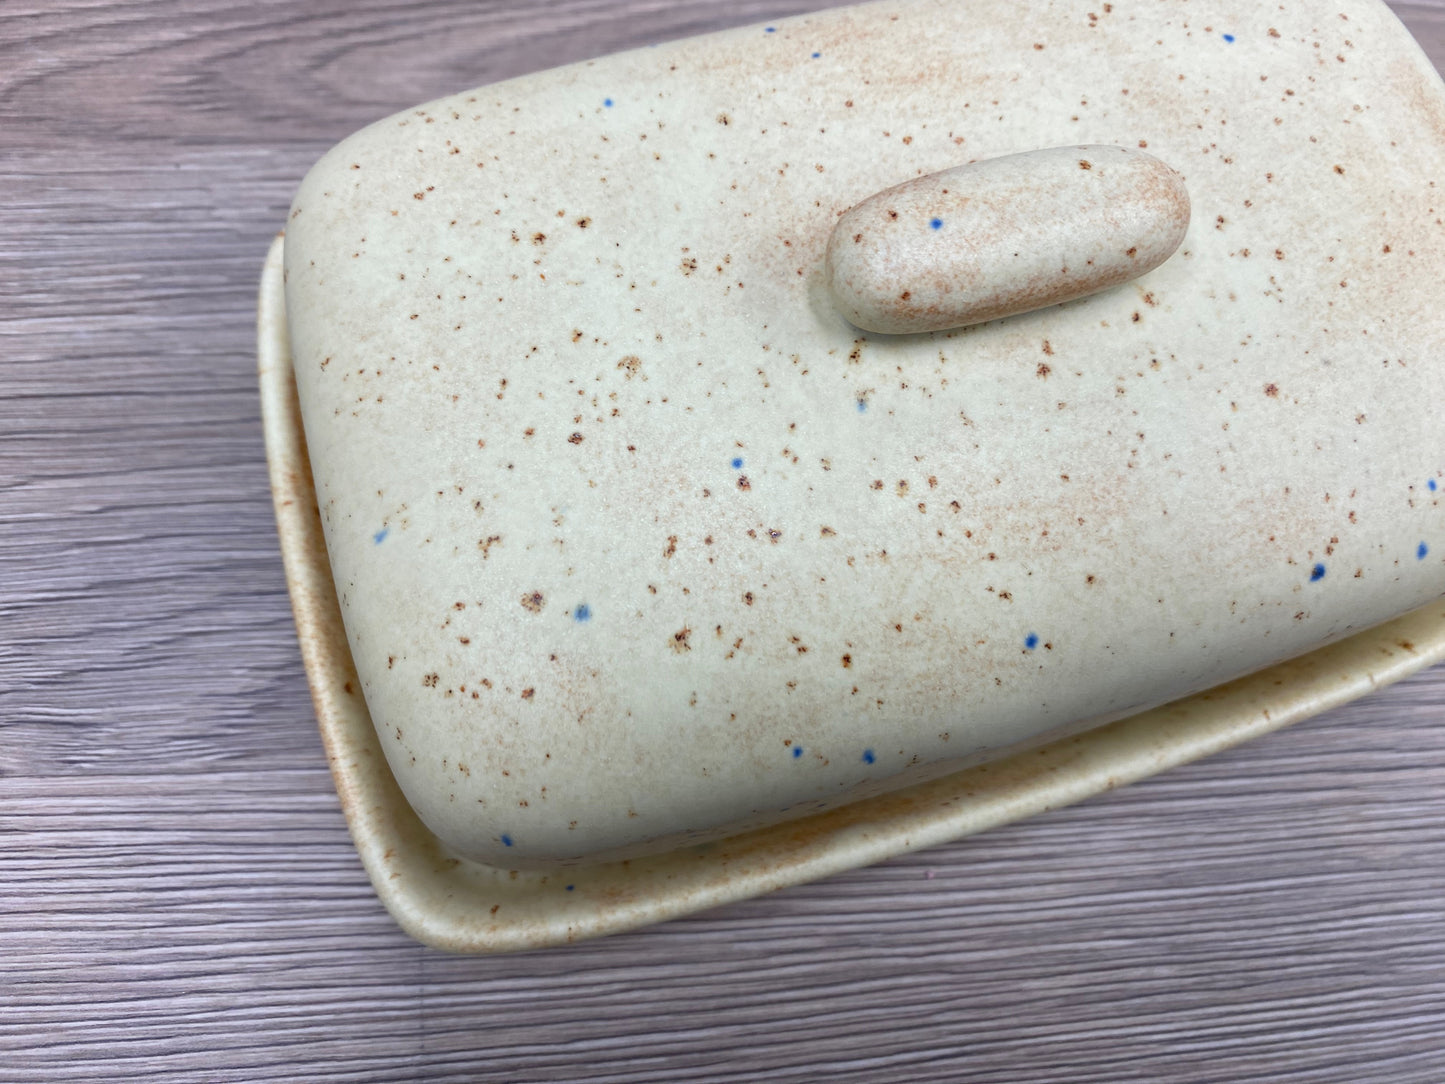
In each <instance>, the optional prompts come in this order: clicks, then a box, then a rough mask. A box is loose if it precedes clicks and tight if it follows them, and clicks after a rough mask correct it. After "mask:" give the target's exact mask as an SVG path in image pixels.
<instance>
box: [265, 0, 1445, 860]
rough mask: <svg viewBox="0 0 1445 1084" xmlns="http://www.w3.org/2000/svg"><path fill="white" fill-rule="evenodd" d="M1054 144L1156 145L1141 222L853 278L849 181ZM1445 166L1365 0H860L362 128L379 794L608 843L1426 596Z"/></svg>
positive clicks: (363, 331)
mask: <svg viewBox="0 0 1445 1084" xmlns="http://www.w3.org/2000/svg"><path fill="white" fill-rule="evenodd" d="M1080 145H1088V146H1109V147H1116V148H1120V147H1122V148H1127V149H1129V150H1131V151H1134V150H1142V151H1146V152H1147V153H1148V154H1149V155H1150V156H1153V157H1154V158H1157V159H1158V160H1159V161H1160V162H1162V163H1165V164H1166V165H1168V166H1169V167H1171V168H1172V169H1173V170H1175V171H1177V172H1178V173H1179V174H1180V175H1181V176H1182V177H1183V180H1184V183H1185V184H1186V185H1187V189H1188V194H1189V199H1190V202H1191V204H1192V210H1191V214H1190V218H1189V225H1188V229H1187V232H1186V233H1185V234H1184V236H1183V239H1182V242H1180V243H1179V246H1178V249H1177V251H1174V252H1173V254H1172V255H1171V256H1169V257H1168V258H1167V259H1165V260H1164V262H1162V263H1160V264H1159V265H1158V266H1157V267H1154V268H1153V269H1152V270H1149V271H1147V272H1146V273H1144V274H1143V275H1141V276H1140V277H1137V278H1134V279H1133V280H1132V281H1130V282H1128V283H1126V284H1124V285H1122V286H1116V287H1114V288H1112V289H1109V290H1106V291H1104V292H1101V293H1095V294H1093V295H1092V296H1087V297H1083V298H1080V299H1079V300H1075V301H1070V302H1068V303H1067V304H1063V305H1056V306H1051V307H1048V308H1043V309H1037V310H1035V311H1032V312H1026V313H1022V314H1019V315H1014V316H1010V317H1009V318H1007V319H1001V320H994V321H992V322H987V323H980V324H976V325H974V326H970V327H966V328H962V329H954V330H944V331H935V332H930V333H920V334H909V335H889V334H880V333H876V332H865V331H863V330H860V329H859V328H858V327H857V326H855V325H854V324H851V323H849V322H848V320H847V319H845V318H844V315H843V314H842V313H841V312H840V310H839V307H838V305H837V303H836V297H835V294H834V292H833V291H832V289H831V288H830V283H829V276H828V268H827V260H826V258H825V257H826V249H827V246H828V242H829V238H830V236H831V235H832V231H833V230H834V228H835V226H836V225H837V223H838V221H839V219H840V216H842V215H844V214H845V213H846V212H848V211H849V210H850V209H851V208H853V207H855V206H857V205H859V204H860V203H862V202H863V201H865V200H867V199H868V198H869V197H871V196H873V195H874V194H876V193H879V192H881V191H883V190H886V189H889V188H890V187H892V186H894V185H897V184H900V183H904V182H908V181H911V180H913V179H915V178H920V177H925V176H928V175H931V174H935V173H938V172H940V171H943V170H949V169H953V168H955V167H959V166H962V165H965V164H967V163H969V162H971V161H986V160H991V159H995V158H998V157H1001V156H1004V155H1012V154H1020V153H1024V152H1031V151H1038V150H1040V149H1044V148H1060V147H1073V146H1080ZM1442 176H1445V93H1442V87H1441V84H1440V80H1439V78H1438V76H1437V75H1436V74H1435V73H1434V72H1433V70H1432V69H1431V68H1430V67H1429V65H1428V62H1426V61H1425V60H1424V58H1423V57H1422V56H1421V55H1420V53H1419V51H1418V48H1417V47H1416V46H1415V45H1414V43H1413V41H1411V39H1410V38H1409V36H1408V34H1407V33H1406V32H1405V31H1404V30H1403V28H1401V27H1400V26H1399V24H1398V22H1397V21H1396V20H1395V19H1394V17H1393V16H1392V15H1390V13H1389V12H1388V11H1387V10H1386V9H1385V8H1384V7H1383V6H1381V5H1379V4H1376V3H1358V2H1349V3H1345V4H1339V5H1330V6H1328V7H1325V6H1321V5H1305V6H1301V7H1298V8H1291V9H1289V10H1287V11H1280V10H1272V11H1271V10H1265V9H1257V8H1256V7H1255V6H1253V5H1249V4H1244V3H1240V2H1237V0H1226V2H1225V3H1222V4H1218V5H1215V6H1213V7H1212V8H1211V11H1210V13H1209V15H1208V16H1207V17H1203V16H1201V15H1199V14H1198V13H1197V12H1195V11H1193V10H1192V9H1190V8H1189V7H1188V6H1187V5H1184V4H1160V5H1150V6H1147V7H1146V6H1140V7H1138V8H1136V7H1135V6H1134V5H1131V4H1123V3H1118V4H1113V5H1107V6H1105V8H1103V9H1100V8H1098V7H1097V6H1094V9H1093V10H1091V9H1090V6H1088V5H1083V4H1069V3H1065V4H1045V3H1024V4H1023V5H1021V6H1011V7H1009V8H1007V9H1003V8H999V7H997V6H994V5H987V4H939V3H928V2H910V3H888V4H878V5H869V6H865V7H860V8H850V9H842V10H839V11H834V12H829V13H824V14H820V15H814V16H806V17H802V18H797V19H791V20H785V21H780V22H778V23H777V24H775V25H770V26H764V27H751V28H745V29H742V30H737V31H729V32H726V33H723V34H717V35H709V36H707V37H702V38H695V39H690V40H688V41H684V42H678V43H673V44H669V45H663V46H658V47H656V48H652V49H646V50H640V51H637V52H633V53H627V54H622V55H619V56H614V57H610V58H606V59H603V60H599V61H595V62H590V63H587V64H579V65H574V66H572V67H569V68H564V69H559V70H556V71H552V72H544V73H541V74H539V75H535V76H529V77H526V78H523V79H518V80H513V81H511V82H508V83H503V84H498V85H495V86H490V87H485V88H482V89H480V90H476V91H472V92H468V93H464V94H459V95H455V96H453V97H450V98H446V99H442V100H440V101H438V102H434V103H431V104H429V105H426V106H424V107H422V108H419V109H416V110H412V111H408V112H406V113H404V114H400V115H398V116H396V117H392V118H389V119H387V120H384V121H381V122H379V123H377V124H375V125H373V126H371V127H369V128H367V129H365V130H363V131H362V132H360V133H358V134H356V135H355V136H352V137H351V138H349V139H348V140H346V141H344V142H343V143H341V144H340V145H338V146H337V147H336V148H335V149H334V150H332V151H331V152H330V153H329V154H328V155H327V156H326V157H325V158H323V159H322V161H321V162H320V163H319V164H318V165H317V166H316V167H315V168H314V169H313V170H312V172H311V173H310V174H309V175H308V177H307V178H306V180H305V182H304V183H303V185H302V187H301V190H300V192H299V194H298V196H297V198H296V202H295V204H294V205H293V209H292V212H291V215H290V219H289V222H288V225H287V235H286V246H285V249H286V310H287V312H286V315H287V321H288V324H289V329H290V339H291V347H292V354H293V357H294V364H295V372H296V382H297V390H298V393H299V396H300V401H301V407H302V412H303V416H304V420H305V430H306V439H307V444H308V446H309V450H310V456H311V463H312V470H313V474H314V477H315V481H316V487H317V496H318V501H319V505H320V509H321V514H322V521H323V524H324V527H325V531H326V540H327V547H328V551H329V555H330V561H331V567H332V570H333V574H334V577H335V581H336V586H337V591H338V596H339V599H340V602H341V610H342V615H343V618H344V621H345V626H346V633H347V638H348V641H349V643H350V647H351V653H352V656H353V658H354V660H355V663H356V667H357V672H358V675H359V677H360V680H361V685H362V688H363V691H364V694H365V698H366V703H367V706H368V709H369V711H370V713H371V716H372V719H373V721H374V722H375V724H376V727H377V732H378V735H379V737H380V739H381V745H382V747H383V749H384V750H385V752H386V755H387V758H388V761H389V763H390V765H391V767H392V770H393V772H394V774H395V776H396V778H397V781H398V783H399V784H400V786H401V788H402V791H403V792H404V793H405V795H406V797H407V799H408V800H409V802H410V803H411V804H412V805H413V807H414V808H415V809H416V811H417V813H418V814H419V815H420V816H421V818H422V819H423V820H424V821H425V822H426V824H427V825H428V826H429V827H430V828H431V829H432V830H433V831H434V832H436V833H437V835H438V836H440V837H441V838H442V839H443V840H444V841H446V843H447V844H448V845H450V846H451V847H453V848H454V849H455V850H456V851H457V852H458V853H461V854H464V855H467V856H469V857H473V858H477V859H480V860H483V861H487V862H492V863H496V864H502V865H525V864H528V863H532V864H538V863H546V862H557V861H563V862H566V861H575V860H579V859H583V858H600V857H609V856H619V855H622V856H625V855H628V854H633V853H640V852H642V851H645V850H647V849H657V848H664V847H672V846H677V845H679V844H681V843H686V842H697V841H700V840H704V839H707V838H710V837H712V836H715V835H717V834H719V833H726V832H735V831H740V830H744V829H746V828H749V827H756V826H759V825H763V824H767V823H773V822H776V821H778V820H780V819H784V818H788V817H792V816H797V815H800V814H803V813H807V812H810V811H813V810H816V809H820V808H824V807H827V806H830V805H835V804H838V803H841V802H847V801H850V800H854V799H858V798H861V797H865V796H868V795H870V794H876V793H880V792H883V791H885V790H889V789H892V788H895V787H898V786H902V785H905V784H908V783H916V782H919V781H921V780H923V779H926V778H929V777H931V776H936V775H940V774H943V773H945V772H950V771H954V770H956V769H958V768H960V767H963V766H966V765H968V764H971V763H976V762H978V761H980V760H981V759H984V758H988V757H991V756H996V755H998V754H999V753H1000V752H1002V751H1006V750H1010V749H1015V748H1017V747H1019V746H1020V745H1024V744H1028V743H1032V742H1038V741H1042V740H1044V739H1046V738H1049V737H1054V736H1057V735H1059V734H1062V733H1068V732H1070V731H1071V730H1076V729H1079V728H1083V727H1088V726H1093V725H1098V724H1100V723H1103V722H1106V721H1108V720H1110V719H1115V718H1119V717H1121V716H1123V715H1125V714H1129V713H1132V712H1134V711H1137V710H1140V709H1142V708H1144V707H1148V706H1150V705H1154V704H1159V703H1162V702H1164V701H1168V700H1172V699H1175V698H1177V697H1180V696H1183V695H1185V694H1187V693H1189V692H1191V691H1195V690H1198V689H1202V688H1207V687H1210V686H1213V685H1216V684H1218V683H1220V682H1223V681H1226V680H1229V679H1230V678H1233V677H1236V676H1238V675H1240V674H1243V673H1246V672H1249V671H1252V670H1255V669H1258V668H1260V667H1262V666H1265V665H1268V664H1270V663H1272V662H1276V661H1279V660H1281V659H1284V658H1288V657H1291V656H1294V655H1297V654H1300V653H1301V652H1304V651H1308V650H1310V649H1312V648H1314V647H1317V646H1319V645H1321V644H1324V643H1327V642H1330V641H1333V640H1335V639H1338V638H1341V637H1343V636H1345V635H1347V634H1349V633H1350V632H1352V631H1358V630H1360V629H1363V628H1366V627H1369V626H1370V625H1372V624H1375V623H1378V622H1380V621H1383V620H1386V619H1388V618H1390V617H1392V616H1394V615H1396V614H1398V613H1401V612H1403V611H1405V610H1407V609H1410V608H1412V607H1415V606H1418V605H1420V604H1422V603H1424V602H1426V601H1428V600H1429V599H1431V598H1434V597H1437V596H1438V595H1440V594H1441V593H1442V592H1445V562H1442V559H1441V558H1442V554H1445V538H1442V537H1441V535H1442V529H1441V527H1442V523H1441V506H1440V501H1439V486H1440V485H1441V484H1445V483H1442V481H1441V479H1442V478H1445V430H1442V427H1441V426H1440V424H1439V421H1438V414H1439V412H1438V407H1437V405H1436V404H1438V403H1439V402H1441V401H1442V397H1445V367H1442V364H1441V362H1440V358H1441V357H1442V347H1445V313H1442V311H1441V308H1440V306H1439V304H1438V282H1439V279H1440V272H1441V270H1442V268H1445V224H1442V216H1445V207H1442V206H1441V194H1440V191H1439V188H1438V184H1437V182H1438V180H1439V179H1440V178H1441V177H1442ZM917 214H918V215H919V216H920V218H919V221H917V222H915V223H913V225H914V226H916V227H917V229H918V231H919V234H920V236H922V237H924V238H926V239H928V240H934V241H937V242H939V244H940V245H947V244H954V245H958V244H967V243H968V242H967V238H960V237H958V236H956V235H954V234H953V233H951V231H950V228H949V227H950V221H949V220H948V219H945V217H944V215H943V214H942V213H941V212H938V211H930V210H929V209H928V208H927V207H919V208H918V209H917ZM923 216H926V218H925V217H923ZM935 220H937V221H938V222H939V225H938V226H937V227H935V226H934V225H933V223H934V221H935Z"/></svg>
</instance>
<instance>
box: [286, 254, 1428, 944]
mask: <svg viewBox="0 0 1445 1084" xmlns="http://www.w3.org/2000/svg"><path fill="white" fill-rule="evenodd" d="M284 237H285V234H284V231H282V232H281V233H278V234H277V236H276V237H275V239H274V240H273V241H272V243H271V246H270V250H269V252H268V254H267V257H266V261H265V265H264V268H263V270H262V275H261V284H260V296H259V302H258V306H257V361H258V375H259V382H260V393H261V414H262V425H263V433H264V440H265V447H266V458H267V464H268V470H269V473H270V481H271V491H272V500H273V504H274V508H275V513H276V522H277V532H278V536H279V541H280V549H281V556H282V562H283V565H284V567H285V576H286V584H287V589H288V593H289V595H290V598H291V603H292V611H293V615H294V617H295V621H296V631H297V638H298V640H299V643H300V649H301V657H302V661H303V664H304V667H305V670H306V676H307V681H308V683H309V685H310V688H311V695H312V702H313V705H314V707H315V710H316V716H317V722H318V725H319V728H320V731H321V737H322V742H323V745H324V747H325V749H326V753H327V757H328V760H329V762H330V767H331V773H332V778H333V781H334V783H335V785H336V790H337V795H338V797H339V798H340V801H341V806H342V810H343V813H344V814H345V816H346V821H347V826H348V829H349V831H350V833H351V837H352V840H353V842H354V844H355V846H356V849H357V852H358V855H359V857H360V858H361V861H362V865H363V866H364V867H365V869H366V872H367V874H368V876H369V877H370V879H371V882H372V885H373V887H374V888H375V890H376V893H377V896H378V897H379V898H380V900H381V902H382V904H383V905H384V906H385V907H386V909H387V910H388V911H389V912H390V913H391V915H392V916H393V918H395V920H396V921H397V923H398V924H399V925H400V926H401V927H402V928H403V929H404V930H405V931H406V932H407V933H408V934H410V935H411V936H412V937H414V938H416V939H417V940H418V941H421V942H422V943H424V944H427V945H430V946H432V947H435V948H439V949H444V950H447V951H452V952H469V953H492V952H511V951H519V950H525V949H535V948H543V947H549V946H555V945H561V944H566V943H570V942H573V941H576V940H580V939H583V938H590V937H596V936H602V935H605V934H611V933H618V932H622V931H624V930H629V929H634V928H637V927H639V926H644V925H648V924H650V923H653V922H658V921H664V920H666V919H669V918H675V917H679V916H681V915H684V914H689V913H692V912H695V911H700V910H704V909H706V908H710V907H715V906H719V905H721V904H723V903H728V902H732V901H736V900H741V899H746V898H749V897H752V896H756V895H760V894H762V893H764V892H769V891H772V890H774V889H777V888H782V887H786V886H789V885H794V884H800V883H803V882H806V881H811V880H815V879H818V878H821V877H826V876H830V875H832V874H834V873H840V872H843V871H845V870H849V869H854V868H857V867H859V866H864V865H869V864H871V863H874V862H878V861H881V860H883V859H885V858H890V857H893V856H896V855H899V854H902V853H905V852H908V851H911V850H916V849H919V848H922V847H927V846H932V845H935V844H939V843H944V842H949V841H952V840H955V839H959V838H962V837H964V836H967V835H971V834H973V833H975V832H979V831H983V830H984V829H987V828H991V827H995V826H998V825H1001V824H1006V823H1009V822H1011V821H1014V820H1019V819H1022V818H1024V817H1028V816H1033V815H1035V814H1037V813H1043V812H1047V811H1048V810H1051V809H1055V808H1058V807H1060V806H1063V805H1068V804H1070V803H1073V802H1077V801H1081V800H1083V799H1085V798H1088V797H1092V796H1094V795H1096V794H1100V793H1103V792H1105V791H1108V790H1112V789H1114V788H1115V787H1117V786H1119V785H1122V784H1124V783H1128V782H1133V781H1135V780H1138V779H1141V778H1144V777H1147V776H1149V775H1153V774H1155V773H1157V772H1160V771H1164V770H1165V769H1168V768H1171V767H1174V766H1176V765H1180V764H1184V763H1187V762H1188V761H1191V760H1195V759H1197V758H1199V757H1203V756H1207V755H1210V754H1212V753H1216V752H1220V751H1222V750H1224V749H1227V748H1229V747H1231V746H1233V745H1237V744H1239V743H1241V742H1243V741H1246V740H1248V739H1250V738H1253V737H1258V736H1260V735H1263V734H1266V733H1268V732H1270V731H1272V730H1276V729H1279V728H1281V727H1284V726H1287V725H1289V724H1291V723H1294V722H1298V721H1300V720H1302V719H1306V718H1309V717H1310V716H1313V715H1316V714H1318V713H1320V712H1322V711H1326V710H1328V709H1330V708H1334V707H1337V706H1339V705H1341V704H1345V703H1348V702H1349V701H1351V700H1354V699H1356V698H1358V697H1360V696H1363V695H1365V694H1367V693H1369V692H1372V691H1373V690H1375V689H1378V688H1381V687H1383V686H1385V685H1388V684H1390V683H1392V682H1395V681H1398V680H1400V679H1401V678H1404V677H1407V676H1409V675H1411V674H1413V673H1415V672H1416V671H1418V670H1421V669H1424V668H1425V667H1427V666H1430V665H1432V664H1434V663H1436V662H1439V661H1441V660H1445V598H1441V599H1436V600H1434V601H1432V602H1430V603H1427V604H1426V605H1425V606H1422V607H1420V608H1418V609H1416V610H1412V611H1410V612H1408V613H1406V614H1403V615H1401V616H1399V617H1396V618H1394V619H1392V620H1390V621H1388V622H1386V623H1384V624H1382V625H1378V626H1376V627H1375V628H1373V629H1369V630H1366V631H1364V632H1361V633H1357V634H1355V635H1353V636H1351V637H1349V638H1348V639H1345V640H1341V641H1339V642H1336V643H1334V644H1330V645H1327V646H1325V647H1322V648H1318V649H1316V650H1314V651H1312V652H1310V653H1308V654H1306V655H1303V656H1300V657H1299V658H1296V659H1292V660H1289V661H1287V662H1284V663H1279V664H1277V665H1275V666H1272V667H1269V668H1267V669H1265V670H1262V671H1258V672H1256V673H1254V674H1252V675H1249V676H1247V677H1244V678H1241V679H1238V680H1236V681H1233V682H1230V683H1227V684H1225V685H1222V686H1218V687H1216V688H1214V689H1210V690H1207V691H1205V692H1203V693H1198V694H1195V695H1193V696H1190V697H1186V698H1184V699H1182V700H1178V701H1175V702H1173V703H1170V704H1166V705H1164V706H1162V707H1159V708H1154V709H1151V710H1150V711H1146V712H1143V713H1140V714H1138V715H1134V716H1131V717H1129V718H1127V719H1121V720H1119V721H1117V722H1114V723H1110V724H1108V725H1106V726H1103V727H1099V728H1096V729H1094V730H1090V731H1087V732H1085V733H1083V734H1079V735H1076V736H1073V737H1069V738H1065V739H1062V740H1060V741H1057V742H1054V743H1051V744H1048V745H1045V746H1042V747H1039V748H1037V749H1031V750H1029V751H1028V752H1027V753H1020V754H1016V755H1014V756H1010V757H1006V758H1004V759H1002V760H999V761H994V762H990V763H988V764H985V765H980V766H978V767H975V768H970V769H967V770H964V771H960V772H956V773H954V774H952V775H948V776H945V777H943V778H941V779H937V780H933V781H931V782H928V783H923V784H918V785H915V786H912V787H908V788H905V789H903V790H900V791H894V792H891V793H889V794H884V795H880V796H877V797H874V798H869V799H865V800H862V801H859V802H856V803H853V804H852V805H849V806H846V807H843V808H842V809H838V810H833V811H831V812H828V813H823V814H815V815H812V816H809V817H805V818H801V819H799V820H795V821H788V822H785V823H783V824H780V825H776V826H773V827H771V828H765V829H761V830H758V831H755V832H750V833H748V834H746V835H745V836H740V837H734V838H732V839H729V840H725V841H723V842H722V843H721V844H714V845H709V846H705V847H691V848H684V849H681V850H678V851H674V852H670V853H668V854H665V855H660V856H657V857H655V858H651V859H646V860H634V861H630V862H629V861H624V862H614V863H606V864H601V865H597V866H583V867H578V868H576V869H574V870H570V871H569V870H551V871H546V872H523V871H517V870H502V869H497V868H493V867H484V866H480V865H478V864H476V863H471V862H465V861H463V860H462V859H459V858H456V857H454V856H451V855H450V854H449V853H448V852H447V851H446V849H445V847H444V845H443V844H442V843H441V842H440V840H438V839H437V838H436V836H435V835H433V834H432V833H431V832H430V831H429V830H428V829H427V828H426V827H425V826H424V825H422V824H421V821H420V820H419V818H418V817H417V816H416V814H415V813H414V812H413V811H412V810H411V807H410V806H409V805H408V804H407V802H406V800H405V798H404V797H403V796H402V794H401V791H400V788H399V787H398V786H397V784H396V781H395V779H394V778H393V777H392V775H391V772H390V770H389V768H388V767H387V765H386V760H385V756H384V754H383V753H382V750H381V745H380V742H379V739H378V738H377V736H376V733H375V729H374V727H373V726H372V723H371V719H370V716H369V714H368V713H367V711H366V707H365V703H364V701H363V699H362V697H361V696H360V695H359V693H357V692H354V691H353V689H354V688H355V689H359V688H360V681H359V679H358V677H357V675H356V672H355V669H354V666H353V664H352V661H351V655H350V649H349V647H348V645H347V640H346V635H345V632H344V629H343V627H342V624H341V614H340V608H339V605H338V603H337V599H336V594H335V588H334V585H333V583H332V580H331V572H330V562H329V559H328V557H327V551H326V544H325V540H324V538H323V536H322V530H321V521H320V514H319V512H318V510H317V507H316V498H315V490H314V487H313V484H312V479H311V469H310V462H309V459H308V456H307V452H306V445H305V435H304V432H303V430H302V426H301V417H300V410H299V407H298V405H297V401H296V391H295V383H294V379H293V375H292V369H291V356H290V344H289V332H288V329H287V323H286V305H285V289H284V274H283V251H284ZM563 881H571V882H573V883H571V884H562V883H561V882H563ZM579 888H580V889H582V891H580V892H579V891H575V890H576V889H579Z"/></svg>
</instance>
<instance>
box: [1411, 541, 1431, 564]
mask: <svg viewBox="0 0 1445 1084" xmlns="http://www.w3.org/2000/svg"><path fill="white" fill-rule="evenodd" d="M1428 556H1430V547H1429V545H1428V544H1426V543H1424V542H1421V543H1420V544H1419V545H1418V546H1416V547H1415V560H1417V561H1423V560H1424V559H1425V558H1426V557H1428Z"/></svg>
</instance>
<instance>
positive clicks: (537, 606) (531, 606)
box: [522, 591, 547, 614]
mask: <svg viewBox="0 0 1445 1084" xmlns="http://www.w3.org/2000/svg"><path fill="white" fill-rule="evenodd" d="M546 604H547V600H546V599H545V598H543V596H542V592H541V591H531V592H529V593H527V594H525V595H523V596H522V609H524V610H526V611H527V612H528V613H533V614H539V613H541V612H542V607H543V606H545V605H546Z"/></svg>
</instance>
